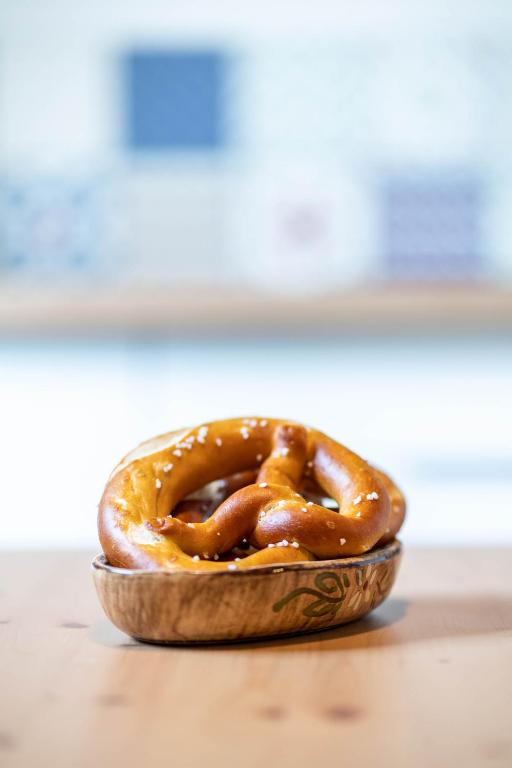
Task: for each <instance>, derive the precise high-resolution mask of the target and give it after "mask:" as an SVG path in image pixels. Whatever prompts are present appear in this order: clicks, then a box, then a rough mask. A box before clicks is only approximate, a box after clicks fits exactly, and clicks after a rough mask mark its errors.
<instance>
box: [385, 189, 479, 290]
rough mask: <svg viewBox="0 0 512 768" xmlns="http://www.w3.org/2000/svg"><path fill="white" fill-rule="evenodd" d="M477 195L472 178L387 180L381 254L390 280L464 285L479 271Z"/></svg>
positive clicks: (476, 275)
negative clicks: (462, 283)
mask: <svg viewBox="0 0 512 768" xmlns="http://www.w3.org/2000/svg"><path fill="white" fill-rule="evenodd" d="M481 209H482V190H481V186H480V183H479V181H478V180H477V179H474V178H457V177H455V178H454V177H451V176H450V175H447V176H445V177H443V176H440V177H436V178H433V179H424V178H418V179H415V178H414V177H412V178H411V177H405V178H400V177H393V178H391V179H388V180H387V182H386V183H385V185H384V187H383V195H382V214H383V239H384V242H383V249H384V259H385V265H386V269H387V272H388V275H389V276H390V277H392V278H396V279H413V280H414V279H420V280H421V279H426V280H443V279H449V280H450V279H452V280H453V279H455V280H464V279H472V278H476V277H479V276H480V274H481V271H482V266H483V265H482V248H481V213H482V211H481Z"/></svg>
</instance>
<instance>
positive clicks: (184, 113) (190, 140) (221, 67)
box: [126, 51, 225, 151]
mask: <svg viewBox="0 0 512 768" xmlns="http://www.w3.org/2000/svg"><path fill="white" fill-rule="evenodd" d="M126 79H127V123H128V125H127V133H128V144H129V147H130V148H131V149H133V150H136V151H137V150H181V149H185V150H186V149H216V148H218V147H221V146H222V145H223V144H224V130H223V129H224V79H225V60H224V57H223V55H222V54H221V53H219V52H215V51H164V52H162V51H136V52H134V53H132V54H130V55H129V56H128V58H127V61H126Z"/></svg>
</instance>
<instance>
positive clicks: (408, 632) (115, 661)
mask: <svg viewBox="0 0 512 768" xmlns="http://www.w3.org/2000/svg"><path fill="white" fill-rule="evenodd" d="M90 560H91V553H74V552H61V553H24V554H16V553H3V554H2V555H1V556H0V643H1V646H0V675H1V678H0V679H1V688H0V764H1V765H2V767H3V768H4V767H5V768H27V767H30V768H32V766H52V767H53V768H60V766H62V767H63V768H64V767H65V768H69V766H73V767H75V766H76V768H82V767H85V766H87V767H89V766H96V765H101V766H114V765H123V767H124V768H132V766H133V767H135V766H137V768H139V767H140V766H143V765H148V766H160V765H164V764H165V765H173V766H178V767H179V768H181V767H182V766H206V765H207V766H212V768H217V767H219V768H220V766H222V768H225V767H226V766H229V765H231V764H234V763H235V762H236V763H240V764H243V765H244V766H249V768H251V767H252V766H261V765H267V764H270V765H273V764H277V765H280V766H292V765H293V766H294V768H302V766H310V765H312V764H313V765H317V764H320V763H327V764H329V765H331V764H332V765H348V766H352V765H354V766H356V765H357V766H358V768H366V766H368V767H369V766H371V767H372V768H374V767H375V766H377V765H378V766H394V768H410V766H415V768H423V767H424V768H436V767H437V766H439V767H440V768H441V766H442V767H443V768H445V767H446V766H457V765H464V766H465V768H473V767H477V766H478V767H480V766H487V765H489V766H503V767H504V766H507V767H508V766H510V765H511V764H512V735H511V734H512V716H511V712H512V685H511V682H512V552H511V551H510V550H505V549H503V550H499V549H497V550H470V549H467V550H463V549H461V550H438V551H429V550H415V551H411V550H406V552H405V555H404V559H403V563H402V566H401V570H400V573H399V576H398V580H397V584H396V585H395V589H394V591H393V593H392V596H391V597H390V598H389V599H388V600H387V601H386V602H385V603H384V604H383V605H382V606H381V607H380V608H378V609H377V610H376V611H375V612H374V613H372V614H371V615H370V616H369V617H368V618H366V619H363V620H361V621H358V622H356V623H354V624H349V625H347V626H345V627H340V628H337V629H333V630H327V631H325V632H320V633H318V634H315V635H309V636H304V637H302V638H288V639H280V640H274V641H264V642H260V643H249V644H239V645H229V646H227V645H224V646H219V647H196V648H185V647H159V646H153V645H142V644H138V643H136V642H134V641H132V640H129V639H128V638H127V637H126V636H125V635H123V634H122V633H121V632H119V631H118V630H117V629H115V627H114V626H113V625H112V624H111V623H110V622H109V621H108V620H107V619H106V618H105V617H104V615H103V612H102V610H101V607H100V605H99V602H98V599H97V597H96V594H95V592H94V587H93V584H92V580H91V575H90Z"/></svg>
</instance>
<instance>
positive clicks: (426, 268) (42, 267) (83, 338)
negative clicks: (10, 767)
mask: <svg viewBox="0 0 512 768" xmlns="http://www.w3.org/2000/svg"><path fill="white" fill-rule="evenodd" d="M511 136H512V6H511V4H510V2H509V0H493V2H489V1H488V0H442V1H441V0H431V2H429V3H424V2H420V0H403V2H402V1H400V0H395V1H394V2H391V3H385V4H383V3H380V2H378V0H361V2H358V3H353V2H334V0H317V2H315V3H311V2H302V1H301V0H294V1H293V2H289V1H288V0H283V2H280V3H278V4H276V3H258V4H250V3H249V4H248V3H240V2H237V0H208V1H207V0H196V1H195V2H193V3H192V2H190V1H185V0H175V2H173V3H172V4H170V3H167V2H161V1H160V0H154V2H151V3H144V2H142V0H123V2H121V1H120V0H110V2H109V3H108V4H107V5H106V4H105V3H104V2H99V0H89V2H87V3H78V2H76V1H75V0H37V1H36V0H0V425H1V428H0V431H1V440H0V466H1V467H2V470H3V472H2V475H3V480H2V490H3V499H2V505H1V512H0V518H1V521H2V524H1V527H0V540H1V542H2V544H3V545H4V546H13V547H20V546H39V547H52V546H82V545H83V546H90V547H96V548H97V544H96V532H95V515H96V505H97V502H98V500H99V497H100V495H101V492H102V489H103V485H104V483H105V481H106V479H107V476H108V473H109V472H110V470H111V468H112V467H113V465H114V464H115V463H116V462H117V460H118V459H119V458H120V456H121V455H122V454H124V453H125V452H127V451H128V450H129V449H130V448H131V447H133V445H135V444H136V443H137V442H139V441H141V440H143V439H145V438H147V437H149V436H151V435H153V434H157V433H160V432H164V431H167V430H169V429H173V428H176V427H180V426H184V425H188V424H198V423H200V422H202V421H204V420H209V419H215V418H223V417H226V416H230V415H253V414H256V415H262V416H264V415H271V416H279V417H281V416H282V417H290V418H292V419H297V420H300V421H304V422H305V423H310V424H312V425H314V426H316V427H318V428H320V429H323V430H324V431H327V432H328V433H330V434H331V435H332V436H334V437H336V438H338V439H339V440H341V441H342V442H346V443H347V444H348V445H349V446H350V447H352V448H353V449H354V450H356V451H358V452H359V453H361V454H362V455H363V456H365V457H366V458H370V459H371V460H372V461H373V462H375V463H377V464H380V465H382V466H383V467H384V468H386V469H388V470H389V471H390V472H391V473H392V474H393V475H394V476H395V477H396V479H397V480H398V481H399V482H400V484H401V485H402V486H403V488H404V490H405V492H406V495H407V496H408V499H409V519H408V522H407V525H406V528H405V530H404V532H403V538H404V540H405V541H406V542H410V543H416V544H445V543H446V544H453V543H460V544H486V543H489V544H490V543H494V544H495V543H506V542H511V541H512V501H511V500H512V493H511V492H512V440H511V434H512V405H511V399H512V141H511Z"/></svg>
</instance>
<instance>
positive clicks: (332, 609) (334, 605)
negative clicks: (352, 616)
mask: <svg viewBox="0 0 512 768" xmlns="http://www.w3.org/2000/svg"><path fill="white" fill-rule="evenodd" d="M314 583H315V587H316V589H313V588H311V587H299V588H297V589H293V590H292V591H291V592H289V593H288V594H287V595H285V597H282V598H281V600H278V601H277V603H275V604H274V605H273V606H272V609H273V610H274V611H275V612H276V613H278V612H279V611H281V610H282V609H283V608H284V607H285V605H288V603H289V602H291V601H292V600H296V599H297V598H299V597H301V596H302V595H311V596H312V597H314V598H315V599H314V600H312V601H311V602H310V603H308V605H306V607H305V608H304V609H303V611H302V613H303V615H304V616H307V617H308V618H315V619H316V618H319V617H321V616H328V617H329V618H333V617H334V616H335V615H336V613H337V612H338V610H339V608H340V607H341V605H342V604H343V601H344V600H345V597H346V595H347V592H346V589H347V587H349V586H350V580H349V578H348V576H347V574H346V573H344V574H343V575H342V577H341V579H340V577H339V576H338V575H337V574H336V573H333V572H332V571H325V572H324V573H319V574H318V575H317V576H316V577H315V582H314Z"/></svg>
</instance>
